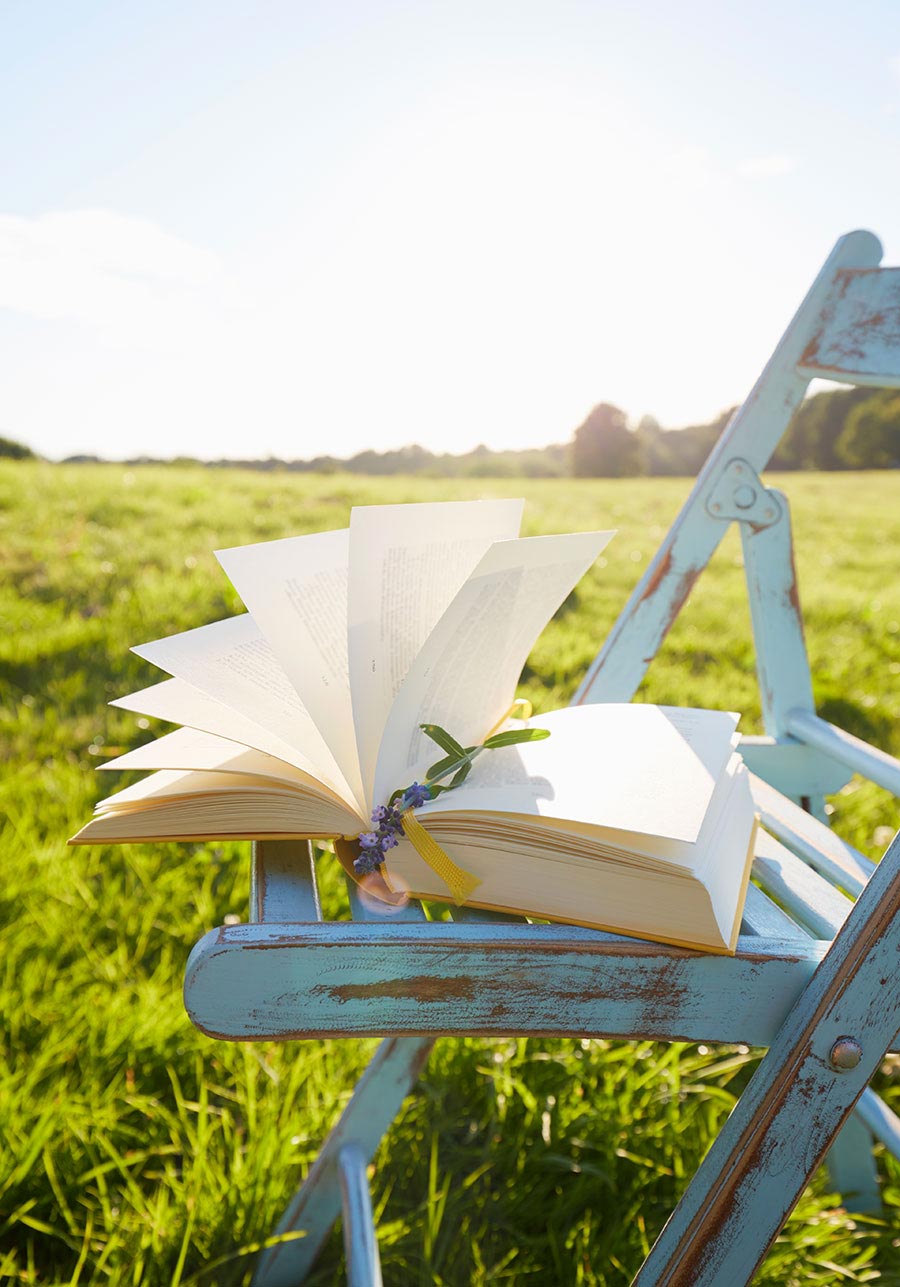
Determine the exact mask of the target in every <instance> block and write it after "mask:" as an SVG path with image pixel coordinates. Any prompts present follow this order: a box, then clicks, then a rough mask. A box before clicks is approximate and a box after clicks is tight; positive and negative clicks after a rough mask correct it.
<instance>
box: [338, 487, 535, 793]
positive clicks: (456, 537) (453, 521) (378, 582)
mask: <svg viewBox="0 0 900 1287" xmlns="http://www.w3.org/2000/svg"><path fill="white" fill-rule="evenodd" d="M523 505H524V501H521V500H502V501H447V502H439V503H435V504H424V505H367V506H364V507H361V508H356V509H354V510H353V512H352V514H351V516H350V581H349V592H348V611H349V636H348V637H349V661H350V690H351V693H352V695H353V718H354V725H355V728H356V742H357V747H358V749H359V764H360V769H361V772H362V781H363V787H364V789H365V791H366V793H367V796H369V797H370V799H369V803H370V804H371V803H372V801H371V790H372V785H373V781H374V777H375V764H376V760H377V757H378V747H379V744H380V742H381V738H382V733H383V731H384V726H385V721H386V720H387V717H388V713H389V711H390V709H391V703H392V702H393V700H394V698H395V696H396V695H397V693H398V691H399V689H400V685H401V684H402V683H403V681H404V679H405V678H406V675H407V673H408V671H409V668H410V666H411V665H412V663H413V661H414V660H415V658H416V656H417V654H418V652H419V649H420V648H421V647H422V645H423V644H424V642H425V640H426V639H427V638H428V636H429V634H430V633H431V631H432V630H433V629H434V627H435V625H436V624H437V622H438V621H439V620H440V618H441V616H442V614H443V613H444V611H445V609H446V608H447V606H448V604H449V603H450V602H451V601H452V599H453V597H454V595H455V594H456V592H457V590H458V589H459V588H460V586H461V585H462V584H463V582H464V581H465V580H466V578H467V577H468V575H469V574H470V573H471V571H472V569H473V568H474V567H475V566H476V564H477V563H478V561H479V559H480V558H481V557H482V555H483V554H484V552H485V550H487V549H488V548H489V547H490V545H491V544H492V542H494V541H498V540H505V539H508V538H511V537H514V536H516V535H517V534H518V531H519V525H520V523H521V518H522V507H523Z"/></svg>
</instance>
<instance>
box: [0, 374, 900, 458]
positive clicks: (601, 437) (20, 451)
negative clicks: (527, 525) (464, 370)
mask: <svg viewBox="0 0 900 1287" xmlns="http://www.w3.org/2000/svg"><path fill="white" fill-rule="evenodd" d="M732 414H733V409H732V410H731V411H725V412H723V413H722V414H721V415H720V416H717V417H716V418H715V420H712V421H710V423H709V424H700V425H688V426H687V427H686V428H684V429H664V428H663V427H662V426H661V425H660V424H659V423H658V421H656V420H654V419H653V417H652V416H644V418H643V419H642V420H641V421H640V422H639V423H638V424H637V426H636V427H634V428H632V427H630V426H629V423H628V417H627V416H626V414H625V412H624V411H622V410H621V409H620V408H619V407H615V406H613V405H612V404H611V403H609V402H601V403H600V404H599V405H598V406H596V407H594V409H593V411H591V412H590V414H589V415H588V417H587V419H586V420H585V421H584V423H583V424H581V425H579V427H578V428H577V429H576V430H575V434H574V437H573V439H572V441H571V442H570V443H556V444H553V445H552V446H549V447H542V448H532V449H528V450H524V451H491V450H490V449H489V448H487V447H485V446H480V447H475V448H474V449H473V450H472V451H467V452H464V453H462V454H461V455H456V456H454V455H451V454H449V453H447V452H445V453H438V454H436V453H434V452H431V451H428V450H427V449H426V448H425V447H419V446H412V447H401V448H399V449H397V450H395V451H372V450H368V451H361V452H358V453H357V454H356V455H355V456H351V457H349V459H340V458H338V457H337V456H316V457H314V458H313V459H311V460H280V459H278V458H277V457H274V456H273V457H269V458H268V459H266V460H253V459H247V460H211V461H199V460H194V459H193V458H191V457H183V456H182V457H179V458H178V459H177V460H174V461H159V460H153V459H152V458H151V457H149V456H140V457H137V458H135V459H132V460H129V461H127V462H125V463H127V464H130V465H143V464H174V465H178V464H188V463H190V464H195V465H201V464H202V465H208V466H210V467H212V468H220V469H227V468H235V469H263V470H265V469H269V470H275V469H277V470H289V471H297V472H299V473H332V474H333V473H348V474H371V475H381V474H423V475H430V476H433V477H441V478H446V477H450V478H497V477H509V478H566V477H571V476H572V475H573V474H574V475H575V476H576V477H581V478H631V477H635V476H639V475H648V476H659V475H682V476H683V475H688V476H694V475H696V474H697V472H698V470H699V469H700V467H701V465H702V464H703V462H704V460H705V459H706V457H707V456H708V455H709V452H710V450H711V448H712V446H713V444H714V443H715V442H716V440H717V439H718V437H719V435H720V434H721V433H722V430H723V429H724V428H725V426H726V425H727V423H728V421H729V419H730V417H731V415H732ZM33 454H34V453H33V452H32V451H31V450H30V449H29V448H28V447H26V446H24V445H23V444H21V443H17V442H13V441H12V440H11V439H9V438H0V457H2V456H6V457H13V458H20V459H24V458H26V457H29V456H33ZM95 461H99V457H97V456H69V457H68V462H69V463H81V462H95ZM769 468H770V469H819V470H833V469H898V468H900V392H898V391H897V390H896V389H835V390H832V391H830V392H827V393H818V394H816V395H815V396H813V397H811V398H807V399H806V401H805V402H804V403H803V404H802V406H801V407H800V408H799V410H798V411H797V414H796V415H795V416H794V419H793V421H792V422H791V425H790V427H789V429H788V431H787V433H786V434H785V436H784V437H783V439H782V440H781V442H780V443H779V445H778V448H777V450H776V452H775V454H774V456H773V457H772V460H771V462H770V465H769Z"/></svg>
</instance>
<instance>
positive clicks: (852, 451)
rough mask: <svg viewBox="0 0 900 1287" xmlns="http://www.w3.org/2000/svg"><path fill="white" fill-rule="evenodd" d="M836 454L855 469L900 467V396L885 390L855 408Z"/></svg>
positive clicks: (839, 439)
mask: <svg viewBox="0 0 900 1287" xmlns="http://www.w3.org/2000/svg"><path fill="white" fill-rule="evenodd" d="M836 454H837V457H838V459H840V460H841V461H843V462H844V463H845V464H847V465H849V466H850V468H851V469H898V468H900V396H898V395H897V394H895V393H888V394H884V393H881V394H880V395H879V396H878V397H874V398H872V397H870V398H869V399H868V401H866V402H861V403H860V404H859V405H858V406H856V407H854V408H853V410H852V411H851V412H850V414H849V415H848V416H847V423H846V426H845V428H844V431H843V433H842V434H841V436H840V437H839V438H838V440H837V444H836Z"/></svg>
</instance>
